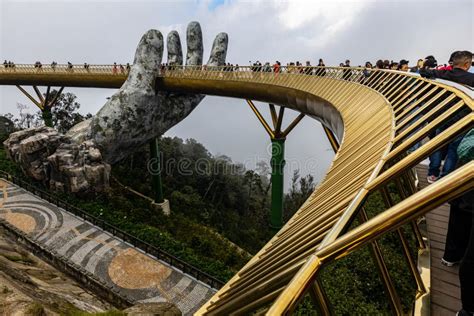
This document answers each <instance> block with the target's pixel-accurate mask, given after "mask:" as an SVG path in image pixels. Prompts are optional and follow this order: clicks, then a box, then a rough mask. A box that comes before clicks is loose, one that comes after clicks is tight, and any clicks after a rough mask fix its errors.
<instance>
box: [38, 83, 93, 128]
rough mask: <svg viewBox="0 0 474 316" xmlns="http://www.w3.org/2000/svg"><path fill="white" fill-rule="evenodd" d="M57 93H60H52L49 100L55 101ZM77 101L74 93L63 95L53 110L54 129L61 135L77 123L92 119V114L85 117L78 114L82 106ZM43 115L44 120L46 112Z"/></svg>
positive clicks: (59, 97)
mask: <svg viewBox="0 0 474 316" xmlns="http://www.w3.org/2000/svg"><path fill="white" fill-rule="evenodd" d="M57 93H58V91H56V90H53V91H51V92H50V96H49V98H50V99H52V100H54V99H55V98H56V95H57ZM76 99H77V96H76V95H75V94H74V93H70V92H67V93H61V94H60V95H59V96H58V98H57V101H56V103H55V104H54V106H53V107H52V108H51V120H52V127H54V128H55V129H56V130H58V131H59V132H60V133H66V132H67V131H68V130H69V129H70V128H71V127H73V126H74V125H76V124H77V123H79V122H82V121H83V120H85V119H88V118H90V117H92V115H91V114H90V113H88V114H86V115H85V116H83V115H82V114H80V113H79V112H77V111H78V110H79V108H80V107H81V105H80V104H79V102H77V101H76ZM41 114H42V116H43V118H45V112H44V111H43V112H42V113H41ZM45 124H46V120H45ZM46 125H47V124H46Z"/></svg>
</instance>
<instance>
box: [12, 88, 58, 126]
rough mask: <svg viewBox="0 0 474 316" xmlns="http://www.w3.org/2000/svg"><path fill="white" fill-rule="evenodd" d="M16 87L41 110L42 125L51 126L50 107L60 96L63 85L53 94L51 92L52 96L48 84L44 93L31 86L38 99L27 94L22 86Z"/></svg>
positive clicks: (51, 115)
mask: <svg viewBox="0 0 474 316" xmlns="http://www.w3.org/2000/svg"><path fill="white" fill-rule="evenodd" d="M17 88H18V89H19V90H20V91H21V92H23V94H24V95H25V96H26V97H27V98H28V99H30V100H31V102H33V103H34V104H35V105H36V106H37V107H38V108H39V109H40V110H41V117H42V118H43V121H44V125H46V126H48V127H53V114H52V112H51V109H52V108H53V106H54V105H55V104H56V102H57V101H58V99H59V97H60V96H61V93H62V92H63V90H64V87H61V88H60V89H59V90H58V91H56V93H55V94H53V96H51V94H50V90H51V87H50V86H48V88H47V89H46V93H45V94H44V95H43V94H42V93H41V92H40V91H39V89H38V87H37V86H33V89H34V90H35V92H36V95H37V96H38V100H36V99H35V98H34V97H33V96H32V95H31V94H29V93H28V91H26V90H25V89H24V88H23V87H21V86H17Z"/></svg>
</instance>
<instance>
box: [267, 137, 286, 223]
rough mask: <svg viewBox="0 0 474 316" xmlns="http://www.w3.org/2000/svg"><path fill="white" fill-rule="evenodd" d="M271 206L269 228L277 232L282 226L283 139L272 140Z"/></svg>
mask: <svg viewBox="0 0 474 316" xmlns="http://www.w3.org/2000/svg"><path fill="white" fill-rule="evenodd" d="M271 165H272V206H271V214H270V226H271V227H272V228H274V229H276V230H279V229H280V228H281V227H282V226H283V184H284V177H283V172H284V169H285V138H278V139H272V159H271Z"/></svg>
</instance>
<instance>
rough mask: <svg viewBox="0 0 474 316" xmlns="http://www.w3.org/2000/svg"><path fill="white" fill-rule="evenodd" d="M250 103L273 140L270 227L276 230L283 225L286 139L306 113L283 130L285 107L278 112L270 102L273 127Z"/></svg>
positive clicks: (249, 101) (249, 102)
mask: <svg viewBox="0 0 474 316" xmlns="http://www.w3.org/2000/svg"><path fill="white" fill-rule="evenodd" d="M247 103H248V105H249V106H250V108H251V109H252V111H253V112H254V113H255V116H257V118H258V120H259V121H260V123H261V124H262V126H263V128H264V129H265V131H266V132H267V133H268V135H269V136H270V139H271V142H272V158H271V161H270V164H271V166H272V177H271V184H272V198H271V199H272V200H271V202H272V203H271V212H270V227H271V228H272V229H274V230H275V231H278V230H280V228H282V227H283V186H284V183H285V181H284V171H285V140H286V136H287V135H288V134H289V133H290V132H291V131H292V130H293V128H295V126H296V125H297V124H298V123H299V122H300V121H301V120H302V119H303V117H304V114H303V113H300V114H299V115H298V116H297V117H296V118H295V119H294V120H293V121H292V122H291V123H290V125H289V126H288V127H287V128H286V129H285V130H284V131H282V130H281V125H282V122H283V115H284V113H285V108H284V107H282V106H281V107H280V111H279V113H278V114H277V113H276V110H275V105H273V104H269V107H270V114H271V116H272V122H273V129H272V128H271V127H270V125H269V124H268V123H267V122H266V121H265V119H264V118H263V116H262V114H260V112H259V111H258V109H257V107H256V106H255V104H254V103H253V102H252V101H251V100H247Z"/></svg>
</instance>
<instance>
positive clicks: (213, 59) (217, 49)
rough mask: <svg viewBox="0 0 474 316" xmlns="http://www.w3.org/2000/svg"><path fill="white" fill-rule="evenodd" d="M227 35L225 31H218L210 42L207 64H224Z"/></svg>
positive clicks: (227, 41)
mask: <svg viewBox="0 0 474 316" xmlns="http://www.w3.org/2000/svg"><path fill="white" fill-rule="evenodd" d="M228 43H229V36H228V35H227V33H219V34H217V36H216V38H215V39H214V43H213V44H212V51H211V56H210V57H209V61H208V62H207V65H208V66H224V65H225V58H226V55H227V45H228Z"/></svg>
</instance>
